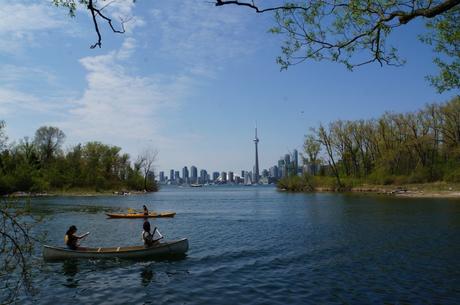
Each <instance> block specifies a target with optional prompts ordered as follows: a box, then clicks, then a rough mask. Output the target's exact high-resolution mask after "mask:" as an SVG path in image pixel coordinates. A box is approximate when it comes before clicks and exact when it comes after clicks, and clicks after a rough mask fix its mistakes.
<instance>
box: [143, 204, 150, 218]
mask: <svg viewBox="0 0 460 305" xmlns="http://www.w3.org/2000/svg"><path fill="white" fill-rule="evenodd" d="M142 208H143V209H144V216H149V210H148V209H147V207H146V206H145V204H144V205H143V206H142Z"/></svg>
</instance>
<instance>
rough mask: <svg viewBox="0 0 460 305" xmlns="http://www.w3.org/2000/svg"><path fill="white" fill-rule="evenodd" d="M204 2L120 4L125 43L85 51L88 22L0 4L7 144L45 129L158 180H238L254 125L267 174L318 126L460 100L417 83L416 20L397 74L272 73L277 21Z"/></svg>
mask: <svg viewBox="0 0 460 305" xmlns="http://www.w3.org/2000/svg"><path fill="white" fill-rule="evenodd" d="M210 2H212V1H207V0H188V1H185V0H156V1H148V0H138V1H136V2H135V3H133V1H130V0H126V1H125V0H115V1H113V2H112V3H111V5H110V6H109V7H108V8H107V9H106V12H107V14H109V15H110V16H113V17H114V18H115V19H116V20H118V18H119V17H122V18H126V19H129V22H127V23H126V33H125V34H115V33H112V32H110V31H109V30H108V29H107V27H106V25H104V24H101V26H102V35H103V41H102V43H103V44H102V48H100V49H99V48H97V49H90V48H89V46H90V45H91V44H93V43H94V42H95V41H96V33H95V31H94V28H93V26H92V24H91V20H90V18H89V16H88V13H87V12H86V11H84V10H79V11H78V12H77V16H76V17H75V18H71V17H69V16H68V12H67V11H66V10H65V9H62V8H56V7H54V6H53V5H52V4H51V1H45V0H43V1H38V0H36V1H25V0H24V1H22V0H18V1H7V0H0V5H1V6H0V7H1V10H0V41H1V42H0V120H5V121H6V124H7V134H8V136H9V138H10V141H17V140H19V139H21V138H23V137H24V136H29V137H33V135H34V132H35V130H36V129H37V128H39V127H40V126H44V125H52V126H57V127H59V128H60V129H62V130H63V131H64V133H65V134H66V136H67V137H66V144H65V145H66V146H67V147H70V146H72V145H75V144H76V143H84V142H87V141H100V142H103V143H106V144H111V145H117V146H120V147H122V149H123V151H125V152H128V153H129V154H130V155H131V156H132V159H135V157H136V156H137V155H138V154H139V153H140V152H141V151H142V150H145V149H146V148H154V149H157V150H158V152H159V159H158V162H157V169H159V170H169V169H170V168H174V169H180V168H182V167H183V166H191V165H195V166H197V167H198V168H199V169H201V168H205V169H207V170H208V171H215V170H219V171H221V170H225V171H229V170H233V171H236V172H239V171H240V170H242V169H245V170H249V169H251V168H252V166H253V142H252V139H253V136H254V135H253V133H254V125H255V122H256V121H257V125H258V127H259V138H260V143H259V147H260V150H259V151H260V162H261V167H262V168H268V167H270V166H272V165H273V164H275V163H276V161H277V159H278V158H279V157H280V156H281V155H283V154H285V153H287V152H289V151H292V150H293V149H295V148H297V149H299V150H301V146H302V142H303V137H304V135H305V134H306V133H307V132H308V130H309V128H310V127H315V126H317V125H318V124H319V123H320V122H323V123H327V122H329V121H331V120H335V119H361V118H363V119H370V118H373V117H378V116H379V115H381V114H382V113H384V112H385V111H396V112H407V111H413V110H416V109H418V108H420V107H422V106H423V105H424V104H426V103H432V102H443V101H446V100H448V99H449V98H450V97H452V96H453V95H454V94H455V93H458V92H450V93H445V94H442V95H439V94H437V93H436V92H435V90H434V89H433V88H432V87H430V86H429V85H428V83H427V82H426V81H425V80H424V76H425V75H427V74H430V73H435V72H436V67H435V66H434V65H433V64H432V57H433V53H432V51H431V49H430V47H429V46H426V45H423V44H421V43H420V42H419V41H418V40H417V37H416V36H417V33H421V32H422V31H423V25H422V24H421V23H417V22H415V23H413V24H410V25H408V26H406V27H404V28H401V29H399V30H398V31H397V32H395V33H394V35H393V36H392V42H393V43H395V44H396V45H397V46H398V48H399V51H400V54H401V55H402V56H403V57H404V58H405V59H406V60H407V63H406V65H405V66H404V67H402V68H395V67H383V68H382V67H380V66H378V65H368V66H364V67H362V68H360V69H358V70H355V71H354V72H349V71H348V70H347V69H346V68H345V67H343V66H340V65H338V64H332V63H327V62H307V63H304V64H302V65H298V66H294V67H291V68H289V69H288V70H287V71H283V72H280V67H279V66H277V64H276V63H275V59H276V56H277V55H279V54H280V42H281V39H282V37H279V36H275V35H272V34H269V33H268V32H267V30H268V29H269V28H270V26H271V25H272V24H273V17H272V15H270V14H267V15H256V14H254V12H253V11H250V10H248V9H245V8H241V7H231V6H225V7H214V6H213V4H212V3H210Z"/></svg>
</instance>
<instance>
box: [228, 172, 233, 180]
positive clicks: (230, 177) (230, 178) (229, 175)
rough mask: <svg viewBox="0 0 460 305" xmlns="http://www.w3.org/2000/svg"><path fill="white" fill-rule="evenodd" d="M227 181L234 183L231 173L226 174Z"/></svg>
mask: <svg viewBox="0 0 460 305" xmlns="http://www.w3.org/2000/svg"><path fill="white" fill-rule="evenodd" d="M228 181H230V182H234V180H233V172H228Z"/></svg>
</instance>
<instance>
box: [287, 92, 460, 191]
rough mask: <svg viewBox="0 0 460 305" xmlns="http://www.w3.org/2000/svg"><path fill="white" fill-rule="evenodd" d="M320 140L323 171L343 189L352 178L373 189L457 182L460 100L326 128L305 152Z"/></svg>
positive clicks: (308, 139) (459, 179)
mask: <svg viewBox="0 0 460 305" xmlns="http://www.w3.org/2000/svg"><path fill="white" fill-rule="evenodd" d="M315 141H316V143H318V144H319V145H320V148H321V152H320V154H321V155H322V156H323V158H324V163H323V168H326V169H327V170H324V171H323V172H324V173H325V174H326V175H329V176H332V177H335V178H336V186H337V187H338V188H341V187H344V183H343V180H344V179H350V178H352V179H359V180H361V181H363V182H366V183H371V184H405V183H426V182H434V181H446V182H456V183H458V182H460V97H459V96H457V97H455V98H454V99H452V100H451V101H449V102H447V103H444V104H430V105H426V106H425V107H424V108H423V109H421V110H419V111H416V112H411V113H405V114H401V113H390V112H388V113H385V114H384V115H382V116H381V117H379V118H377V119H373V120H356V121H342V120H337V121H333V122H331V123H329V124H328V125H323V124H321V125H320V126H319V128H317V129H313V130H312V132H311V133H310V134H309V135H307V136H306V142H305V147H306V149H308V148H309V147H311V145H312V144H311V143H312V142H315ZM310 159H311V158H310ZM307 162H310V160H308V159H307ZM297 182H298V181H297ZM284 183H285V184H286V182H284ZM309 187H310V185H309ZM296 188H298V186H296Z"/></svg>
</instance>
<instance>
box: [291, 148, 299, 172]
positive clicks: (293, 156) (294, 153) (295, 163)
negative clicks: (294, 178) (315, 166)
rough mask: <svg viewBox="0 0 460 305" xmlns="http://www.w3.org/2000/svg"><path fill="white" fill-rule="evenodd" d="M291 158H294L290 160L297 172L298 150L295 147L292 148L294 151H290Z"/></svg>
mask: <svg viewBox="0 0 460 305" xmlns="http://www.w3.org/2000/svg"><path fill="white" fill-rule="evenodd" d="M292 158H293V159H294V160H292V161H293V162H294V171H295V173H296V174H297V172H298V171H299V152H298V151H297V149H294V151H293V152H292Z"/></svg>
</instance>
